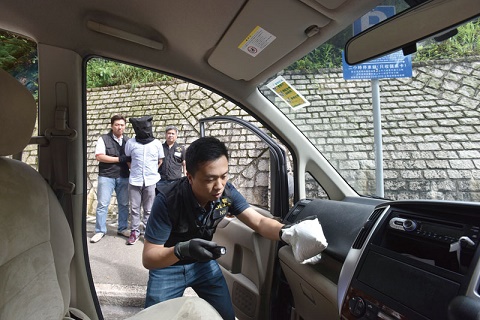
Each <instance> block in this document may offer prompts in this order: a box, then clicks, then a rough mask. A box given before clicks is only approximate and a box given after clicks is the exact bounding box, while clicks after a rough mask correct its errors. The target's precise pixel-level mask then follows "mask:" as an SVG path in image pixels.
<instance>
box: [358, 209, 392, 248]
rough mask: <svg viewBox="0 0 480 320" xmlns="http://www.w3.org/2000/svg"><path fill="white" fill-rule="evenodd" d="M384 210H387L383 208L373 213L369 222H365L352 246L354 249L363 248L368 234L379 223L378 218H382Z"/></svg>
mask: <svg viewBox="0 0 480 320" xmlns="http://www.w3.org/2000/svg"><path fill="white" fill-rule="evenodd" d="M384 210H385V208H381V209H376V210H375V211H373V212H372V214H371V215H370V217H369V218H368V220H367V222H365V224H364V225H363V228H362V229H361V230H360V232H359V233H358V235H357V238H356V239H355V241H354V242H353V245H352V248H353V249H361V248H362V247H363V244H364V243H365V240H367V237H368V234H369V233H370V231H371V230H372V228H373V226H374V225H375V222H377V220H378V218H379V217H380V215H381V214H382V212H383V211H384Z"/></svg>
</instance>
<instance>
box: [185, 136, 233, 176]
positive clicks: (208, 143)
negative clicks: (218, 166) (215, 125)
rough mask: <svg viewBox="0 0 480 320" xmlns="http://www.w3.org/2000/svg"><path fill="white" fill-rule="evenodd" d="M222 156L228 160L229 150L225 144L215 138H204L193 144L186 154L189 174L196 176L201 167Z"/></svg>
mask: <svg viewBox="0 0 480 320" xmlns="http://www.w3.org/2000/svg"><path fill="white" fill-rule="evenodd" d="M222 156H225V157H226V158H227V160H228V149H227V147H226V146H225V144H224V143H223V142H221V141H220V140H218V139H217V138H215V137H202V138H199V139H197V140H195V141H193V142H192V144H191V145H190V146H189V147H188V148H187V151H186V154H185V164H186V167H187V172H188V173H189V174H191V175H192V176H195V173H196V172H197V169H198V167H199V166H200V165H202V164H203V163H205V162H208V161H214V160H217V159H219V158H221V157H222Z"/></svg>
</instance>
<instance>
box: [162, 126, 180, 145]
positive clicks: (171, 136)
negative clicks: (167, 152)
mask: <svg viewBox="0 0 480 320" xmlns="http://www.w3.org/2000/svg"><path fill="white" fill-rule="evenodd" d="M165 140H167V144H173V143H174V142H175V141H176V140H177V131H175V130H174V129H171V130H168V131H167V132H165Z"/></svg>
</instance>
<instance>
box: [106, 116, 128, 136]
mask: <svg viewBox="0 0 480 320" xmlns="http://www.w3.org/2000/svg"><path fill="white" fill-rule="evenodd" d="M126 123H127V120H125V117H124V116H122V115H120V114H116V115H114V116H113V117H112V118H111V119H110V126H111V128H112V132H113V134H114V135H115V136H116V137H118V138H120V137H121V136H122V135H123V132H124V131H125V125H126Z"/></svg>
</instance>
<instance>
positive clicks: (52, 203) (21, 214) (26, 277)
mask: <svg viewBox="0 0 480 320" xmlns="http://www.w3.org/2000/svg"><path fill="white" fill-rule="evenodd" d="M35 119H36V104H35V100H34V99H33V97H32V95H31V94H30V92H29V91H28V90H27V89H25V87H24V86H23V85H22V84H20V83H19V82H18V81H17V80H15V79H14V78H13V77H11V76H10V75H9V74H8V73H6V72H5V71H3V70H1V69H0V226H1V230H2V232H1V235H2V239H1V241H0V319H6V320H7V319H8V320H10V319H22V320H28V319H35V320H37V319H49V320H50V319H62V318H64V317H65V316H66V314H67V312H68V310H69V305H70V281H69V276H70V264H71V262H72V258H73V253H74V246H73V239H72V234H71V232H70V227H69V225H68V223H67V219H66V218H65V215H64V213H63V210H62V208H61V206H60V204H59V202H58V200H57V198H56V197H55V194H54V193H53V191H52V190H51V188H50V186H49V185H48V184H47V183H46V182H45V180H44V179H43V178H42V176H41V175H40V174H39V173H38V172H37V171H35V170H34V169H32V168H31V167H30V166H28V165H27V164H25V163H22V162H20V161H18V160H13V159H11V158H7V157H5V156H9V155H12V154H16V153H18V152H20V151H22V150H23V148H24V147H25V146H26V145H27V144H28V142H29V140H30V137H31V135H32V132H33V129H34V125H35ZM78 313H81V310H80V311H79V312H78ZM82 317H83V319H85V320H87V319H86V315H82ZM65 319H70V318H65ZM151 319H221V317H220V315H219V314H218V313H217V311H216V310H215V309H214V308H213V307H212V306H211V305H210V304H208V303H207V302H206V301H205V300H203V299H200V298H197V297H184V298H178V299H173V300H170V301H166V302H163V303H159V304H157V305H154V306H152V307H150V308H148V309H146V310H143V311H142V312H140V313H139V314H138V315H136V316H134V317H132V318H130V320H151Z"/></svg>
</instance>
